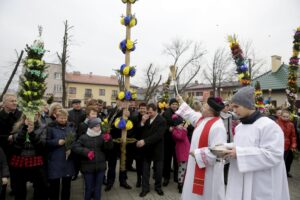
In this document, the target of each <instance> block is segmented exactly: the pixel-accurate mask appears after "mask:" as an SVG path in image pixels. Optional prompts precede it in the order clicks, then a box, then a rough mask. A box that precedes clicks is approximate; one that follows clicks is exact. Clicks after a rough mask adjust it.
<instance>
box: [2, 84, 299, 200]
mask: <svg viewBox="0 0 300 200" xmlns="http://www.w3.org/2000/svg"><path fill="white" fill-rule="evenodd" d="M253 91H254V90H253V88H252V89H250V90H247V88H244V89H241V91H239V92H237V93H236V94H235V95H234V96H233V98H232V99H231V101H230V102H229V101H228V102H223V101H222V99H220V98H217V97H216V98H214V97H210V98H209V99H208V101H207V103H204V104H203V105H201V103H199V102H195V103H194V104H193V105H187V104H186V103H185V102H184V101H183V100H182V98H181V97H180V96H178V97H177V98H173V99H170V102H169V106H168V108H166V109H164V110H161V109H160V108H159V107H158V106H157V105H156V104H153V103H150V104H146V103H143V102H141V103H139V105H137V106H136V105H135V102H131V103H130V105H129V109H128V110H127V109H125V107H126V104H125V103H124V102H122V101H119V100H117V103H116V106H115V107H113V108H110V109H107V108H105V107H104V106H103V101H102V100H96V99H90V100H89V101H87V102H85V103H86V104H85V106H84V108H82V107H81V103H82V102H81V101H80V100H78V99H75V100H73V101H72V108H70V109H68V110H66V109H65V108H63V107H62V105H61V104H60V103H57V102H54V103H52V104H51V105H48V104H47V103H45V104H44V107H43V109H42V110H41V111H40V112H39V113H36V115H35V118H34V121H31V120H29V119H27V118H26V116H25V115H23V114H22V112H21V111H20V110H19V108H18V105H17V97H16V95H14V94H6V95H4V98H3V104H2V108H1V111H0V147H1V148H0V177H1V179H0V183H1V185H2V187H0V193H1V196H0V200H4V199H5V197H6V191H7V190H8V189H7V185H8V180H9V179H10V187H11V188H10V189H9V190H10V194H11V195H13V196H14V198H15V199H16V200H26V194H27V182H32V183H33V184H32V185H33V186H32V187H33V190H34V194H33V195H34V199H36V200H43V199H45V200H46V199H50V200H59V199H61V200H68V199H70V191H71V185H72V180H76V179H77V177H78V175H79V174H81V175H82V177H83V180H84V194H83V199H85V200H90V199H95V200H100V199H101V192H102V185H105V188H104V191H105V192H109V191H110V190H111V189H112V188H113V187H114V184H115V179H116V174H117V173H116V171H118V175H119V178H118V180H119V184H120V187H121V188H123V189H127V190H130V189H132V187H133V186H131V185H129V184H128V182H127V179H128V177H127V171H126V170H121V169H116V168H117V161H118V159H119V158H120V153H121V148H120V143H118V142H117V141H118V140H117V139H118V138H120V137H121V132H122V130H121V129H118V128H116V127H115V126H114V125H113V124H114V121H115V120H116V119H117V118H118V117H121V116H126V117H128V118H129V119H130V120H131V121H132V122H133V128H132V129H131V130H129V131H128V132H127V137H128V138H132V139H134V141H136V142H134V143H128V144H127V158H126V169H127V170H134V171H136V185H135V187H137V188H141V192H140V194H139V196H140V197H144V196H146V195H147V194H148V193H149V192H150V185H149V182H150V177H151V176H150V174H151V170H152V171H153V172H152V173H153V177H152V178H153V179H154V180H155V185H154V188H155V192H156V193H157V194H158V195H161V196H162V195H164V191H163V186H164V187H166V186H168V184H169V183H170V181H174V182H177V185H178V192H179V193H182V199H184V200H193V199H210V200H214V199H220V200H221V199H224V198H225V197H226V199H227V200H242V199H249V200H250V199H253V198H252V197H253V196H255V197H264V198H263V199H272V200H274V199H278V200H279V199H287V198H289V197H288V187H287V181H286V180H287V178H286V177H292V175H291V174H290V168H291V164H292V161H293V152H294V151H296V149H297V147H299V135H300V120H299V119H298V118H295V119H294V121H291V120H290V113H289V111H288V110H285V109H282V108H278V109H276V110H274V113H273V112H272V110H269V109H268V110H266V111H265V112H264V113H262V112H260V111H256V110H255V103H254V98H252V97H251V95H252V96H253V95H254V94H253V93H254V92H253ZM249 95H250V96H249ZM233 111H234V112H233ZM103 121H108V122H110V124H112V126H111V127H110V128H111V129H110V132H109V133H108V132H104V131H103V129H102V127H101V122H103ZM276 124H277V125H276ZM216 145H224V146H226V147H227V153H226V156H225V158H224V160H225V161H226V162H225V163H224V160H223V158H222V159H219V158H218V157H216V156H215V155H214V154H212V152H211V151H210V148H211V147H214V146H216ZM134 163H135V164H134ZM282 163H283V165H282ZM284 163H285V166H284ZM282 169H284V171H282ZM172 172H173V176H171V174H172ZM279 175H280V177H279ZM171 177H172V178H171ZM275 182H276V183H280V186H281V188H278V187H279V185H278V184H277V186H276V185H275V186H270V187H268V188H266V187H265V186H266V185H272V183H275ZM226 185H227V186H226ZM273 185H274V184H273ZM285 185H286V187H285ZM225 186H226V187H227V189H226V192H225ZM262 188H266V189H262ZM225 193H226V194H225ZM275 196H276V198H275ZM258 199H259V198H258Z"/></svg>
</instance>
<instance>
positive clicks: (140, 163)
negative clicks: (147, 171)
mask: <svg viewBox="0 0 300 200" xmlns="http://www.w3.org/2000/svg"><path fill="white" fill-rule="evenodd" d="M135 162H136V175H137V180H139V179H141V178H142V176H143V162H144V160H143V158H136V159H135Z"/></svg>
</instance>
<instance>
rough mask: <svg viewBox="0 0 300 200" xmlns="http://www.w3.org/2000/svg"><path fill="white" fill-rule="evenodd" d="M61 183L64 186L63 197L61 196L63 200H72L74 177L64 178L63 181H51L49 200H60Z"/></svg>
mask: <svg viewBox="0 0 300 200" xmlns="http://www.w3.org/2000/svg"><path fill="white" fill-rule="evenodd" d="M60 181H61V184H62V189H61V195H60V196H61V197H60V198H61V200H69V199H70V191H71V181H72V177H63V178H61V179H60V178H58V179H51V180H49V199H50V200H59V193H60Z"/></svg>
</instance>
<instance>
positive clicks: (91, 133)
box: [86, 128, 101, 137]
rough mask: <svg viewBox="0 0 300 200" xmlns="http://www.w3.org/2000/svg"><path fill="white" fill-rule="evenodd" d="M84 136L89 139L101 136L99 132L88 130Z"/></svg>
mask: <svg viewBox="0 0 300 200" xmlns="http://www.w3.org/2000/svg"><path fill="white" fill-rule="evenodd" d="M86 134H87V135H88V136H90V137H97V136H99V135H100V134H101V130H100V131H99V132H95V131H93V130H92V129H90V128H88V130H87V132H86Z"/></svg>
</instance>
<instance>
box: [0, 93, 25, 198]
mask: <svg viewBox="0 0 300 200" xmlns="http://www.w3.org/2000/svg"><path fill="white" fill-rule="evenodd" d="M21 116H22V112H21V111H19V110H18V109H17V97H16V95H14V94H5V95H4V96H3V109H2V110H1V111H0V147H1V148H2V149H3V151H4V153H5V155H6V157H7V160H10V156H11V148H12V146H11V144H12V141H13V137H12V133H11V131H12V129H13V126H14V124H15V123H16V122H17V121H18V120H19V119H20V118H21ZM11 176H13V174H11ZM11 187H12V189H13V190H14V182H11ZM5 189H6V188H3V191H2V193H1V196H0V199H5Z"/></svg>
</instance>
